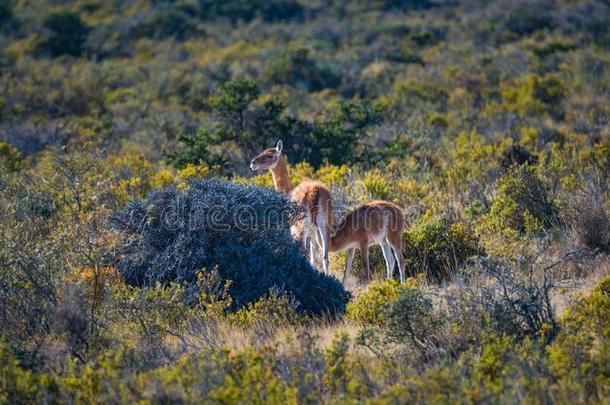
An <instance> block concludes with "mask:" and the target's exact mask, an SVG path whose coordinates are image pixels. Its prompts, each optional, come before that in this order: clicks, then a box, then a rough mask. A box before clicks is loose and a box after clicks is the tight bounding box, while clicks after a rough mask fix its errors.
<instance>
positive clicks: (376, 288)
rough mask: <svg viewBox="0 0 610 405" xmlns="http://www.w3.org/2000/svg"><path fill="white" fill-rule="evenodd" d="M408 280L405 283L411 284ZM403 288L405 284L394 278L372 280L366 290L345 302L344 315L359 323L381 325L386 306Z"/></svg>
mask: <svg viewBox="0 0 610 405" xmlns="http://www.w3.org/2000/svg"><path fill="white" fill-rule="evenodd" d="M410 280H412V279H409V280H407V285H410V284H413V282H412V281H410ZM404 288H406V287H405V285H404V284H400V283H399V282H398V281H396V280H388V281H375V282H372V283H370V284H369V285H368V288H367V290H366V291H362V292H360V293H358V294H356V297H355V298H354V299H353V300H352V301H350V302H349V304H347V307H346V311H345V317H346V318H347V319H349V320H351V321H354V322H356V323H358V324H360V325H377V326H381V325H383V324H385V322H386V320H385V313H386V312H387V308H388V306H389V305H390V304H391V303H392V302H394V301H396V300H397V299H398V297H399V295H400V292H401V291H402V290H403V289H404Z"/></svg>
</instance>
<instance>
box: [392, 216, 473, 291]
mask: <svg viewBox="0 0 610 405" xmlns="http://www.w3.org/2000/svg"><path fill="white" fill-rule="evenodd" d="M403 240H404V246H405V247H404V249H405V259H406V263H407V266H406V268H407V271H409V272H411V273H412V274H418V273H423V274H424V275H425V277H426V278H427V279H428V280H431V281H435V282H439V281H443V280H448V279H450V278H451V277H452V276H453V275H454V274H455V273H456V272H457V271H458V270H459V269H460V268H461V266H463V265H464V264H465V263H466V261H467V260H468V259H469V258H471V257H473V256H477V255H478V254H480V253H481V248H480V247H479V243H478V240H477V239H476V238H475V237H473V235H472V231H471V230H469V226H468V225H467V224H466V223H463V222H455V223H451V224H450V223H448V221H447V220H446V218H444V217H443V216H441V215H434V214H433V213H432V212H430V211H428V212H426V213H425V214H424V215H423V216H421V217H420V218H419V219H418V220H417V222H415V223H414V224H413V225H411V226H410V227H409V228H408V229H407V230H406V231H405V234H404V238H403Z"/></svg>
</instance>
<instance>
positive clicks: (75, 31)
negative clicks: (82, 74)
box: [39, 11, 89, 56]
mask: <svg viewBox="0 0 610 405" xmlns="http://www.w3.org/2000/svg"><path fill="white" fill-rule="evenodd" d="M43 27H44V28H46V29H47V30H48V31H49V34H48V35H47V36H46V37H45V38H44V39H43V40H42V42H41V43H40V44H39V48H40V49H41V50H44V51H47V52H49V53H50V54H51V56H59V55H72V56H79V55H81V54H82V53H83V51H84V44H85V41H86V40H87V35H88V34H89V27H88V26H87V25H86V24H85V23H84V22H83V21H82V20H81V18H80V15H79V14H78V13H74V12H70V11H61V12H57V13H51V14H49V15H48V16H47V17H46V18H45V20H44V22H43Z"/></svg>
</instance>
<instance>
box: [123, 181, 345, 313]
mask: <svg viewBox="0 0 610 405" xmlns="http://www.w3.org/2000/svg"><path fill="white" fill-rule="evenodd" d="M299 215H301V211H300V209H299V207H298V206H297V205H295V204H294V203H292V202H291V201H290V200H289V199H288V198H287V197H286V196H284V195H282V194H279V193H277V192H275V191H273V190H271V189H266V188H260V187H256V186H252V185H244V184H234V183H230V182H225V181H220V180H206V181H194V182H192V183H191V184H190V187H189V189H188V190H187V191H178V190H176V189H175V188H173V187H169V188H165V189H163V190H159V191H155V192H153V193H151V194H150V195H149V196H148V197H147V198H146V199H145V200H137V201H134V202H132V203H131V204H129V205H128V206H127V207H125V208H124V209H123V210H121V211H120V212H118V213H116V214H114V215H113V216H112V218H111V221H112V224H113V226H114V228H115V229H117V230H118V231H119V232H120V233H121V236H122V238H123V245H122V246H121V248H120V249H119V251H118V252H117V253H116V257H115V260H116V266H117V269H118V270H119V272H120V273H121V274H122V276H123V277H124V279H125V281H126V282H127V283H129V284H131V285H134V286H139V287H144V286H154V285H156V284H157V283H161V284H167V283H169V282H186V283H191V284H194V281H195V280H196V273H197V271H199V270H204V271H212V270H214V269H217V271H218V274H219V275H220V277H221V278H222V279H223V280H232V284H231V286H230V289H229V293H230V294H231V297H232V298H233V301H234V306H235V308H239V307H242V306H244V305H246V304H248V303H250V302H253V301H256V300H257V299H259V298H261V297H264V296H266V295H267V294H268V293H269V290H270V289H275V290H280V291H284V292H286V293H288V294H290V295H292V296H293V297H294V298H295V299H296V301H297V302H298V303H299V306H298V309H299V310H300V311H301V312H304V313H307V314H317V315H320V314H329V315H331V316H332V315H335V314H337V313H341V312H343V310H344V308H345V304H346V303H347V301H348V299H349V293H348V292H346V291H345V290H344V289H343V287H342V286H341V284H340V283H339V282H338V281H337V280H336V279H334V278H333V277H328V276H325V275H324V274H322V273H321V272H318V271H316V270H315V269H313V268H312V267H311V266H310V265H309V263H308V262H307V260H306V259H305V256H304V254H303V251H302V248H301V246H300V244H299V243H297V242H295V241H294V240H293V239H292V237H291V234H290V223H291V222H292V221H293V220H294V219H295V218H297V217H298V216H299Z"/></svg>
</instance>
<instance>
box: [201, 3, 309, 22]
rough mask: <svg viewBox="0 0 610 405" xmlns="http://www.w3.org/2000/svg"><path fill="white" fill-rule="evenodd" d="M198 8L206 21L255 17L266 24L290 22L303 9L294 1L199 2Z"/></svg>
mask: <svg viewBox="0 0 610 405" xmlns="http://www.w3.org/2000/svg"><path fill="white" fill-rule="evenodd" d="M199 7H200V8H201V12H202V15H203V17H204V18H206V19H215V18H227V19H230V20H231V22H233V23H236V22H239V21H245V22H248V21H251V20H252V19H254V18H256V17H261V18H262V19H263V20H265V21H268V22H273V21H284V20H292V19H298V18H301V17H302V16H303V13H304V7H303V6H302V5H301V4H300V3H299V2H298V1H294V0H273V1H265V0H254V1H252V0H230V1H222V0H200V2H199Z"/></svg>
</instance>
